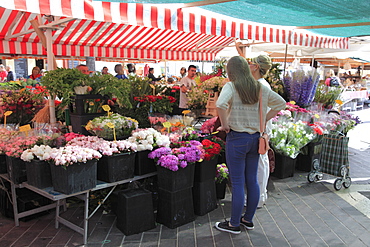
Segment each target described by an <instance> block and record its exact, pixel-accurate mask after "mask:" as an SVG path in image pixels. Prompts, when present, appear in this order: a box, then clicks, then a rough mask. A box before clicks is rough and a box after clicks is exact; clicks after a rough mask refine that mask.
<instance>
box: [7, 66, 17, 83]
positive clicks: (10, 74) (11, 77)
mask: <svg viewBox="0 0 370 247" xmlns="http://www.w3.org/2000/svg"><path fill="white" fill-rule="evenodd" d="M6 72H8V75H7V76H6V80H7V81H15V79H16V77H15V73H14V72H13V71H12V66H10V65H7V66H6Z"/></svg>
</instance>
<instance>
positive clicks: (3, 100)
mask: <svg viewBox="0 0 370 247" xmlns="http://www.w3.org/2000/svg"><path fill="white" fill-rule="evenodd" d="M0 95H1V97H0V108H1V111H2V112H6V111H12V114H11V115H10V116H8V117H7V122H8V123H16V124H19V125H24V124H27V123H29V122H30V121H31V119H32V118H33V117H34V115H35V114H36V113H37V112H38V111H39V110H40V109H41V108H43V107H44V104H45V99H44V97H45V95H46V94H45V92H44V91H43V89H42V88H41V89H40V90H30V89H26V88H23V89H21V90H7V91H3V90H1V91H0ZM1 117H2V116H1Z"/></svg>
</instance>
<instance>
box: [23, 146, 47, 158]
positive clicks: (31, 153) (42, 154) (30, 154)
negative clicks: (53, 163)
mask: <svg viewBox="0 0 370 247" xmlns="http://www.w3.org/2000/svg"><path fill="white" fill-rule="evenodd" d="M51 150H52V148H51V147H50V146H47V145H40V146H38V145H35V146H33V147H32V148H30V149H26V150H25V151H23V153H22V155H21V159H22V160H23V161H27V162H31V161H32V160H34V159H38V160H47V159H49V158H50V151H51Z"/></svg>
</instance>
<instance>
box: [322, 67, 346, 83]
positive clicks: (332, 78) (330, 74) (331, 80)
mask: <svg viewBox="0 0 370 247" xmlns="http://www.w3.org/2000/svg"><path fill="white" fill-rule="evenodd" d="M327 76H328V78H326V80H325V85H326V86H328V87H343V85H342V83H341V82H340V79H339V78H338V77H336V76H335V73H334V70H332V69H331V70H329V71H328V72H327Z"/></svg>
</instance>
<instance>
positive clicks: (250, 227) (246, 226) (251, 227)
mask: <svg viewBox="0 0 370 247" xmlns="http://www.w3.org/2000/svg"><path fill="white" fill-rule="evenodd" d="M240 225H241V226H244V227H245V229H247V230H253V229H254V224H253V223H252V222H245V221H243V217H242V218H240Z"/></svg>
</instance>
